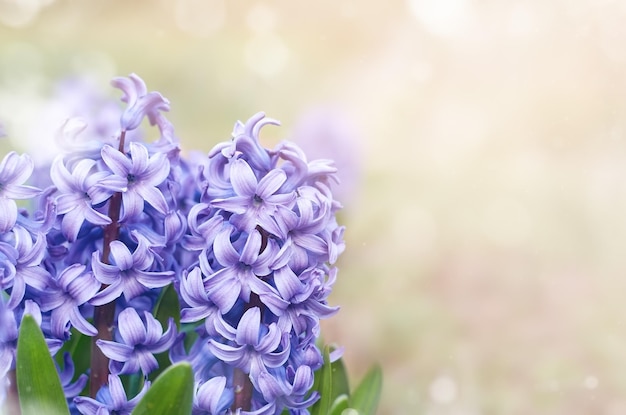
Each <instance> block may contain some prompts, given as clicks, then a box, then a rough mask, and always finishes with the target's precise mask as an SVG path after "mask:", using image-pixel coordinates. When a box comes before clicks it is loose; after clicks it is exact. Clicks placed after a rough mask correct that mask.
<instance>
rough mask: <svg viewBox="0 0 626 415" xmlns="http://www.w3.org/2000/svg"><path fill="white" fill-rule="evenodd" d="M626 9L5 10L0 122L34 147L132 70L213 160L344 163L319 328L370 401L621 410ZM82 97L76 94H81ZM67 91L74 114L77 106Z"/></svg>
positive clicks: (21, 143) (495, 5)
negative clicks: (259, 151)
mask: <svg viewBox="0 0 626 415" xmlns="http://www.w3.org/2000/svg"><path fill="white" fill-rule="evenodd" d="M625 19H626V3H624V2H620V1H611V0H553V1H542V0H526V1H523V0H519V1H515V0H499V1H495V0H390V1H387V2H375V1H358V0H318V1H315V2H294V1H287V0H281V1H270V0H266V1H257V0H253V1H245V2H244V1H229V2H227V1H225V0H160V1H147V0H144V1H132V2H130V1H121V0H115V1H114V0H109V1H106V2H104V1H95V0H56V1H55V0H0V120H1V122H2V124H3V125H4V130H5V132H6V133H7V136H8V139H7V140H6V141H5V142H3V143H1V144H0V148H1V149H2V150H3V151H6V150H8V149H9V148H17V149H19V150H20V151H29V152H32V153H33V154H34V155H35V157H39V158H40V159H42V160H44V159H46V158H47V157H49V156H50V154H52V153H53V152H54V149H53V147H54V136H55V133H56V131H57V129H58V127H59V126H60V125H61V124H62V123H63V121H64V120H65V119H66V118H67V117H68V116H71V115H75V114H73V113H72V114H69V112H80V110H81V109H82V103H81V101H80V99H79V98H77V97H76V96H75V95H72V92H71V89H70V92H68V90H67V89H63V88H59V82H62V81H63V80H67V79H68V78H71V79H79V80H80V82H84V85H85V87H84V89H83V90H84V91H87V90H89V88H93V89H94V91H103V92H102V93H104V94H109V95H111V96H115V97H118V96H119V91H114V90H112V89H111V88H109V86H108V85H109V84H108V82H109V80H110V78H111V77H113V76H117V75H128V74H129V73H131V72H136V73H137V74H139V75H140V76H141V77H143V78H144V80H145V81H146V82H147V84H148V87H149V89H150V90H158V91H160V92H161V93H162V94H163V95H165V96H166V97H168V98H169V99H170V101H171V103H172V110H171V113H170V115H169V118H170V119H171V120H172V121H173V122H174V125H175V127H176V131H177V133H178V135H179V136H180V138H181V140H182V142H183V147H184V148H185V149H188V150H192V149H195V150H200V151H203V152H206V151H208V150H209V149H210V148H211V147H212V146H213V145H214V144H216V143H217V142H219V141H222V140H224V139H228V138H229V137H230V132H231V129H232V126H233V124H234V122H235V121H236V120H238V119H241V120H245V119H247V118H248V117H250V116H251V115H253V114H254V113H256V112H257V111H265V112H266V113H267V114H268V115H269V116H271V117H273V118H276V119H279V120H281V122H282V127H267V128H266V129H264V131H263V136H262V138H263V140H264V143H265V144H266V145H268V146H273V144H274V143H276V142H277V141H278V140H280V139H283V138H290V139H294V140H297V141H298V142H300V143H301V144H302V146H303V147H305V148H307V149H308V151H309V152H310V153H311V154H312V155H315V156H319V157H332V158H336V159H337V161H338V164H339V166H340V167H341V168H342V172H341V176H342V180H343V183H342V185H341V186H340V187H339V189H338V194H339V195H340V198H341V199H342V201H343V202H344V205H345V209H344V211H343V212H342V216H341V220H342V222H343V223H344V224H345V225H346V226H347V228H348V230H347V232H346V239H347V250H346V252H345V254H344V256H343V257H342V258H341V260H340V263H339V266H340V273H339V279H338V281H337V283H336V286H335V291H334V293H333V295H332V302H333V303H334V304H338V305H341V307H342V310H341V312H340V313H339V314H338V315H336V316H335V317H333V318H332V319H330V320H327V321H325V322H324V326H323V333H324V336H325V338H326V340H327V341H329V342H335V343H337V344H340V345H343V346H345V359H346V362H347V365H348V370H349V372H350V374H351V377H352V379H353V380H354V381H355V382H354V383H356V381H357V380H359V379H360V377H362V376H363V374H364V373H365V371H366V370H367V368H368V367H369V366H370V365H371V364H373V363H375V362H379V363H380V364H381V365H382V366H383V370H384V376H385V383H384V391H383V397H382V402H381V408H380V414H394V415H395V414H398V415H400V414H411V415H412V414H425V415H497V414H506V415H515V414H520V415H522V414H524V415H526V414H538V415H541V414H563V415H565V414H567V415H576V414H606V415H619V414H624V413H626V317H625V316H626V301H625V299H626V255H625V252H626V100H625V97H626V47H625V46H624V45H626V25H624V21H626V20H625ZM81 88H82V87H81ZM68 102H71V104H68Z"/></svg>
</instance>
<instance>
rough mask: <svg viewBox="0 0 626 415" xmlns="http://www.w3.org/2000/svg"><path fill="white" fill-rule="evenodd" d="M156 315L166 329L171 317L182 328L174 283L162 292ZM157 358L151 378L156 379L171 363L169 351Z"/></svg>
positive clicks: (178, 327) (155, 308)
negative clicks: (157, 366) (156, 365)
mask: <svg viewBox="0 0 626 415" xmlns="http://www.w3.org/2000/svg"><path fill="white" fill-rule="evenodd" d="M154 317H156V319H157V320H159V323H161V326H163V329H164V330H165V329H166V328H167V324H168V321H169V319H170V318H173V319H174V323H175V324H176V328H177V329H180V302H179V301H178V294H177V293H176V290H175V289H174V285H172V284H170V285H168V286H167V287H165V289H163V291H162V292H161V295H160V296H159V300H158V302H157V304H156V306H155V307H154ZM156 359H157V362H158V363H159V368H158V369H156V370H155V371H154V372H152V373H150V380H154V379H156V378H157V377H158V376H159V375H160V374H161V372H163V371H164V370H165V368H167V367H168V366H169V364H170V359H169V357H168V353H167V352H164V353H160V354H158V355H156ZM138 390H139V389H137V391H138Z"/></svg>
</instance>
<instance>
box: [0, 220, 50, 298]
mask: <svg viewBox="0 0 626 415" xmlns="http://www.w3.org/2000/svg"><path fill="white" fill-rule="evenodd" d="M12 233H13V239H14V246H11V245H9V244H7V243H5V242H0V252H1V253H2V254H4V255H5V260H4V261H3V262H4V266H5V268H8V269H9V270H10V271H9V273H8V274H9V275H10V276H9V279H11V281H10V283H9V284H7V282H6V281H4V280H3V281H2V286H4V287H5V288H8V287H10V286H12V289H11V296H10V298H9V302H8V303H7V307H9V308H15V307H17V305H18V304H19V303H20V302H21V301H22V299H23V298H24V294H25V292H26V286H27V285H28V286H30V287H33V288H35V289H37V290H40V291H41V290H44V289H45V288H46V286H47V282H48V280H49V278H50V274H49V273H48V271H46V269H45V268H44V267H42V266H41V261H42V259H43V258H44V255H45V254H46V238H45V236H44V235H43V234H42V233H38V234H36V235H31V233H30V232H29V231H28V230H26V229H25V228H23V227H22V226H20V225H15V226H14V227H13V231H12ZM33 236H34V237H35V238H36V239H35V241H33ZM6 271H7V270H6V269H5V274H6ZM5 276H6V275H5Z"/></svg>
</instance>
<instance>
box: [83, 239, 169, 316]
mask: <svg viewBox="0 0 626 415" xmlns="http://www.w3.org/2000/svg"><path fill="white" fill-rule="evenodd" d="M135 237H136V238H137V239H138V244H137V248H135V251H134V252H132V253H131V252H130V250H129V249H128V247H127V246H126V245H125V244H124V243H123V242H120V241H112V242H111V244H110V246H109V247H110V249H111V258H112V265H110V264H107V263H104V262H102V261H101V260H100V253H99V252H94V253H93V257H92V261H91V267H92V269H93V272H94V275H95V276H96V279H97V280H98V281H100V282H101V283H103V284H107V285H108V287H106V288H105V289H104V290H102V291H100V292H99V293H98V294H97V295H95V296H94V298H93V299H92V300H91V304H93V305H102V304H106V303H109V302H111V301H114V300H115V299H116V298H118V297H119V296H120V295H122V294H123V295H124V298H125V299H126V300H127V301H129V300H132V299H133V298H135V297H137V296H138V295H140V294H143V293H144V292H146V291H147V290H149V289H151V288H161V287H165V286H166V285H168V284H169V283H170V282H172V280H173V276H174V272H173V271H148V269H150V268H151V267H152V265H153V264H154V260H155V259H154V253H153V252H152V251H151V250H150V244H149V242H148V240H147V239H146V238H145V237H143V236H141V235H138V234H135Z"/></svg>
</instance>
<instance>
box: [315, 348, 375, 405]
mask: <svg viewBox="0 0 626 415" xmlns="http://www.w3.org/2000/svg"><path fill="white" fill-rule="evenodd" d="M382 381H383V378H382V370H381V368H380V366H379V365H374V366H373V367H372V368H371V369H370V370H369V371H368V372H367V374H366V375H365V376H364V378H363V380H362V381H361V383H359V384H358V385H357V387H356V388H355V389H354V391H353V392H352V393H350V387H349V383H348V375H347V372H346V369H345V366H344V364H343V360H342V359H339V360H337V361H335V362H332V363H331V362H330V348H329V347H328V346H326V347H325V348H324V366H322V368H321V369H319V370H318V371H317V372H315V382H314V384H313V391H318V392H319V393H320V399H319V400H318V401H317V402H316V403H315V405H313V407H312V408H311V415H374V414H376V410H377V409H378V403H379V401H380V395H381V392H382Z"/></svg>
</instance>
